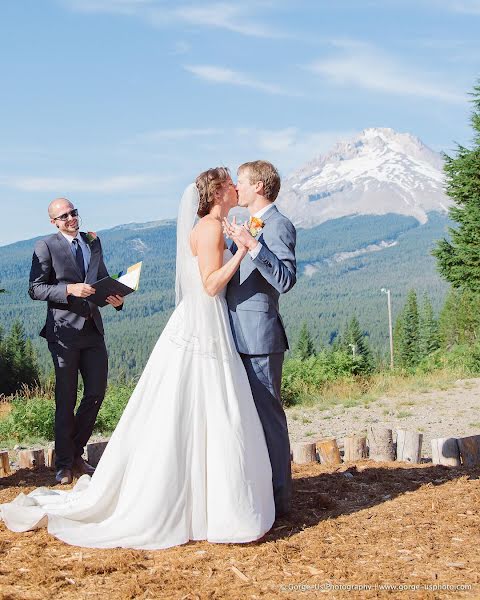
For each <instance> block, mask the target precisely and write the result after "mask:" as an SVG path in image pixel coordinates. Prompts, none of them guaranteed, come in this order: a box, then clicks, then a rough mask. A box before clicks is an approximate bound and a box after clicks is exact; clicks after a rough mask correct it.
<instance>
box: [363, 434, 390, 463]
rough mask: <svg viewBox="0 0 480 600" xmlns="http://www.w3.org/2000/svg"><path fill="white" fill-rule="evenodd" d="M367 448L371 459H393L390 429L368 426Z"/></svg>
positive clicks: (382, 460)
mask: <svg viewBox="0 0 480 600" xmlns="http://www.w3.org/2000/svg"><path fill="white" fill-rule="evenodd" d="M368 450H369V456H370V458H371V459H372V460H375V461H378V462H385V461H392V460H395V449H394V447H393V437H392V430H391V429H387V428H386V427H377V426H371V427H369V428H368Z"/></svg>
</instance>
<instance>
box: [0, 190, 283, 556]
mask: <svg viewBox="0 0 480 600" xmlns="http://www.w3.org/2000/svg"><path fill="white" fill-rule="evenodd" d="M188 189H189V188H187V190H188ZM195 191H196V189H195ZM191 193H192V189H191V186H190V195H191ZM184 200H185V195H184V199H182V202H184ZM190 201H191V198H190ZM180 222H181V219H180V217H179V227H180ZM184 225H185V223H184ZM181 233H182V232H181V231H180V230H179V235H180V234H181ZM185 241H186V240H185V232H183V241H182V240H180V241H179V243H183V244H185ZM185 249H186V246H185V245H184V247H183V254H182V250H181V249H180V250H179V249H178V248H177V253H178V254H179V255H180V256H181V257H182V260H181V264H179V262H178V256H177V292H178V289H179V288H181V292H180V293H179V294H178V295H179V296H180V299H179V302H178V305H177V307H176V309H175V311H174V313H173V315H172V316H171V318H170V320H169V321H168V323H167V325H166V327H165V329H164V331H163V333H162V335H161V336H160V338H159V340H158V342H157V344H156V345H155V348H154V349H153V352H152V354H151V356H150V358H149V360H148V363H147V365H146V367H145V370H144V371H143V374H142V376H141V378H140V380H139V382H138V384H137V386H136V388H135V390H134V392H133V394H132V397H131V398H130V401H129V403H128V405H127V407H126V409H125V411H124V413H123V415H122V418H121V419H120V422H119V423H118V426H117V428H116V429H115V431H114V433H113V435H112V437H111V439H110V441H109V443H108V445H107V447H106V450H105V452H104V454H103V456H102V458H101V460H100V463H99V464H98V467H97V469H96V471H95V474H94V475H93V477H92V478H90V477H89V476H88V475H84V476H83V477H81V478H80V479H79V480H78V482H77V484H76V485H75V487H74V488H73V490H72V491H61V490H57V489H47V488H38V489H36V490H34V491H33V492H31V493H30V494H28V496H26V495H24V494H21V495H20V496H18V497H17V498H16V499H15V500H14V501H13V502H11V503H9V504H3V505H0V516H1V518H2V519H3V520H4V522H5V524H6V526H7V527H8V528H9V529H11V530H13V531H27V530H30V529H35V528H38V527H44V526H46V527H48V532H49V533H51V534H52V535H54V536H55V537H57V538H59V539H61V540H63V541H64V542H66V543H68V544H72V545H75V546H83V547H92V548H113V547H123V548H137V549H158V548H168V547H170V546H176V545H179V544H184V543H185V542H188V541H189V540H208V541H210V542H229V543H235V542H249V541H252V540H256V539H259V538H261V537H262V536H263V535H264V534H265V533H266V532H267V531H268V530H269V529H270V528H271V526H272V524H273V522H274V519H275V507H274V501H273V489H272V472H271V467H270V461H269V457H268V451H267V446H266V442H265V437H264V433H263V429H262V426H261V423H260V420H259V417H258V414H257V411H256V408H255V404H254V401H253V398H252V394H251V390H250V386H249V382H248V379H247V375H246V372H245V369H244V367H243V363H242V361H241V359H240V356H239V355H238V353H237V351H236V349H235V345H234V341H233V338H232V333H231V329H230V323H229V318H228V312H227V305H226V301H225V298H224V296H225V293H222V294H220V295H218V296H215V297H210V296H208V295H207V294H206V293H205V291H204V289H203V286H202V282H201V278H200V273H199V269H198V264H197V260H196V259H195V258H193V257H192V256H191V254H189V255H188V256H187V254H186V252H185ZM230 258H231V254H230V252H229V251H228V250H225V253H224V261H227V260H229V259H230ZM179 272H180V273H179ZM179 277H180V279H179Z"/></svg>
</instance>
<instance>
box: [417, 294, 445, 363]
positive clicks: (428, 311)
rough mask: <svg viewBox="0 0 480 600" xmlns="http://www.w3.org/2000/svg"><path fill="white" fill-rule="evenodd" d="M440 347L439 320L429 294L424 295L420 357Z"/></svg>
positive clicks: (420, 315) (420, 325)
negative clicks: (434, 312)
mask: <svg viewBox="0 0 480 600" xmlns="http://www.w3.org/2000/svg"><path fill="white" fill-rule="evenodd" d="M439 347H440V341H439V335H438V322H437V320H436V318H435V315H434V314H433V308H432V303H431V302H430V298H429V297H428V295H427V294H425V295H424V297H423V304H422V310H421V311H420V314H419V351H420V358H424V357H425V356H428V355H429V354H431V353H432V352H435V350H438V348H439Z"/></svg>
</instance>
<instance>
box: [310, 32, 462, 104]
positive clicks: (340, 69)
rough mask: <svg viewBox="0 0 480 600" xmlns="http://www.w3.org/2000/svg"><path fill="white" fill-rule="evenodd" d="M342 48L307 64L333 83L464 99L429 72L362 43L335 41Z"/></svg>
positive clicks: (374, 89)
mask: <svg viewBox="0 0 480 600" xmlns="http://www.w3.org/2000/svg"><path fill="white" fill-rule="evenodd" d="M336 46H337V47H341V48H343V52H342V53H341V54H339V55H337V56H333V57H331V58H324V59H320V60H317V61H315V62H313V63H312V64H310V65H309V66H308V67H307V68H308V69H309V70H310V71H312V72H314V73H317V74H319V75H321V76H322V77H324V78H325V79H327V80H328V81H330V82H331V83H332V84H334V85H338V86H345V87H357V88H363V89H367V90H373V91H378V92H384V93H390V94H397V95H403V96H417V97H423V98H433V99H435V100H440V101H443V102H448V103H464V102H465V97H464V96H462V95H460V94H457V93H456V92H454V91H452V90H450V89H448V88H447V87H446V86H444V85H442V84H440V83H437V82H434V81H432V80H431V79H430V78H429V77H428V75H426V74H425V73H421V72H420V71H417V70H415V69H413V68H412V67H410V66H407V65H404V64H402V63H400V62H398V61H396V60H395V59H393V58H391V57H389V56H387V55H386V54H382V53H381V51H380V50H379V49H378V48H374V47H373V46H370V45H368V44H365V43H355V42H351V41H348V42H337V43H336Z"/></svg>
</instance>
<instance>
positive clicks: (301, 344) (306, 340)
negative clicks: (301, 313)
mask: <svg viewBox="0 0 480 600" xmlns="http://www.w3.org/2000/svg"><path fill="white" fill-rule="evenodd" d="M295 354H296V356H297V357H298V358H299V359H300V360H306V359H307V358H308V357H309V356H313V355H314V354H315V345H314V343H313V340H312V336H311V335H310V332H309V331H308V327H307V323H306V322H305V321H304V322H303V323H302V327H301V329H300V334H299V337H298V341H297V345H296V347H295Z"/></svg>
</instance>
